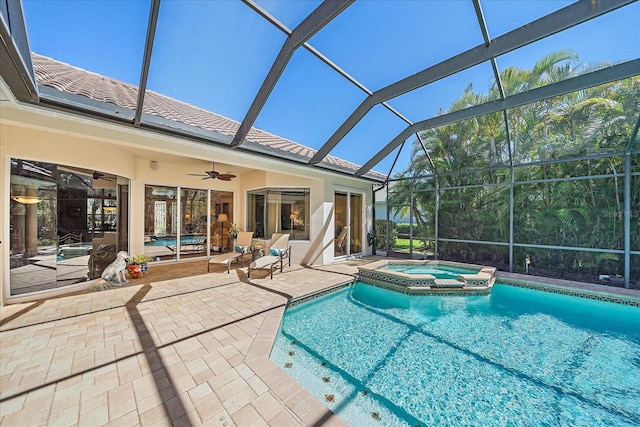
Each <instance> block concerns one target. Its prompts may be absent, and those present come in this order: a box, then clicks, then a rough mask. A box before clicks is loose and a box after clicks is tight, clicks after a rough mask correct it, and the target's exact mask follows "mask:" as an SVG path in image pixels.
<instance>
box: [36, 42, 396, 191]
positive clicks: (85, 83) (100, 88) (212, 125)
mask: <svg viewBox="0 0 640 427" xmlns="http://www.w3.org/2000/svg"><path fill="white" fill-rule="evenodd" d="M32 58H33V66H34V71H35V75H36V80H37V83H38V85H41V86H47V87H51V88H54V89H56V90H59V91H61V92H65V93H68V94H73V95H80V96H84V97H87V98H89V99H91V100H94V101H99V102H105V103H109V104H113V105H115V106H119V107H122V108H126V109H129V110H132V111H135V108H136V104H137V98H138V88H137V87H136V86H133V85H131V84H129V83H125V82H121V81H118V80H115V79H112V78H109V77H105V76H102V75H99V74H96V73H93V72H90V71H86V70H83V69H81V68H78V67H74V66H72V65H69V64H66V63H63V62H60V61H56V60H54V59H52V58H48V57H45V56H42V55H38V54H36V53H33V54H32ZM143 113H146V114H150V115H153V116H157V117H161V118H163V119H166V120H172V121H176V122H179V123H183V124H185V125H188V126H195V127H197V128H200V129H204V130H207V131H213V132H217V133H219V134H222V135H226V136H229V137H231V138H233V136H234V135H235V134H236V132H237V130H238V128H239V127H240V123H239V122H237V121H235V120H231V119H229V118H227V117H223V116H221V115H219V114H215V113H212V112H210V111H206V110H204V109H202V108H199V107H196V106H193V105H190V104H187V103H185V102H182V101H178V100H176V99H173V98H169V97H167V96H164V95H161V94H159V93H157V92H154V91H151V90H147V91H146V95H145V99H144V105H143ZM247 141H250V142H253V143H255V144H257V145H258V146H263V147H264V148H267V149H268V150H269V151H270V152H275V154H276V155H277V154H278V152H280V153H281V154H282V156H283V157H291V156H290V155H291V154H292V153H293V154H295V155H296V156H300V157H303V158H308V159H311V158H312V157H313V155H314V154H315V153H316V150H314V149H312V148H309V147H306V146H304V145H301V144H298V143H296V142H293V141H290V140H288V139H285V138H282V137H279V136H277V135H273V134H271V133H269V132H265V131H263V130H261V129H257V128H251V131H250V132H249V134H248V135H247ZM287 154H289V156H287ZM322 163H325V164H326V165H327V166H328V167H331V166H334V167H337V168H340V169H343V170H347V171H351V172H355V171H356V170H358V169H359V166H358V165H356V164H355V163H351V162H348V161H346V160H343V159H340V158H337V157H334V156H330V155H329V156H327V157H326V158H325V159H324V160H323V162H322ZM372 174H373V176H375V177H376V178H378V179H380V178H383V179H384V178H385V177H384V175H381V174H378V173H376V172H373V173H372V172H370V173H369V174H367V175H368V176H371V175H372Z"/></svg>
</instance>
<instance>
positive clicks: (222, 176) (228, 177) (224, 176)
mask: <svg viewBox="0 0 640 427" xmlns="http://www.w3.org/2000/svg"><path fill="white" fill-rule="evenodd" d="M235 177H236V176H235V175H231V174H230V173H221V174H220V175H218V179H219V180H222V181H231V178H235Z"/></svg>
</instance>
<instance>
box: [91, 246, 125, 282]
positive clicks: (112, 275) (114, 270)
mask: <svg viewBox="0 0 640 427" xmlns="http://www.w3.org/2000/svg"><path fill="white" fill-rule="evenodd" d="M127 259H129V254H128V253H127V251H120V252H118V254H117V255H116V260H115V261H113V262H112V263H111V264H109V265H108V266H107V268H105V269H104V271H103V272H102V276H101V278H100V279H99V280H98V281H97V282H96V284H95V286H94V289H96V288H108V287H109V286H112V285H115V286H122V285H126V284H127V283H129V281H128V280H127V279H126V277H125V275H124V274H125V270H126V269H127ZM96 290H98V289H96Z"/></svg>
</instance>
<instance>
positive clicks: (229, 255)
mask: <svg viewBox="0 0 640 427" xmlns="http://www.w3.org/2000/svg"><path fill="white" fill-rule="evenodd" d="M252 238H253V231H241V232H239V233H238V238H237V239H236V243H235V245H234V247H233V252H226V253H223V254H220V255H215V256H212V257H211V258H209V262H208V263H207V271H210V270H209V269H210V267H211V264H214V265H226V266H227V273H229V272H230V271H231V263H232V262H233V261H236V262H238V260H240V261H242V266H243V267H244V257H245V255H247V254H253V248H252V247H251V239H252Z"/></svg>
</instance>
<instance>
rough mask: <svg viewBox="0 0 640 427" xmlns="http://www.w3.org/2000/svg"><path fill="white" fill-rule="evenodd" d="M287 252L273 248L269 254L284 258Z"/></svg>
mask: <svg viewBox="0 0 640 427" xmlns="http://www.w3.org/2000/svg"><path fill="white" fill-rule="evenodd" d="M286 252H287V250H286V249H276V248H271V250H270V251H269V253H271V255H273V256H282V255H284V254H285V253H286Z"/></svg>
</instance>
